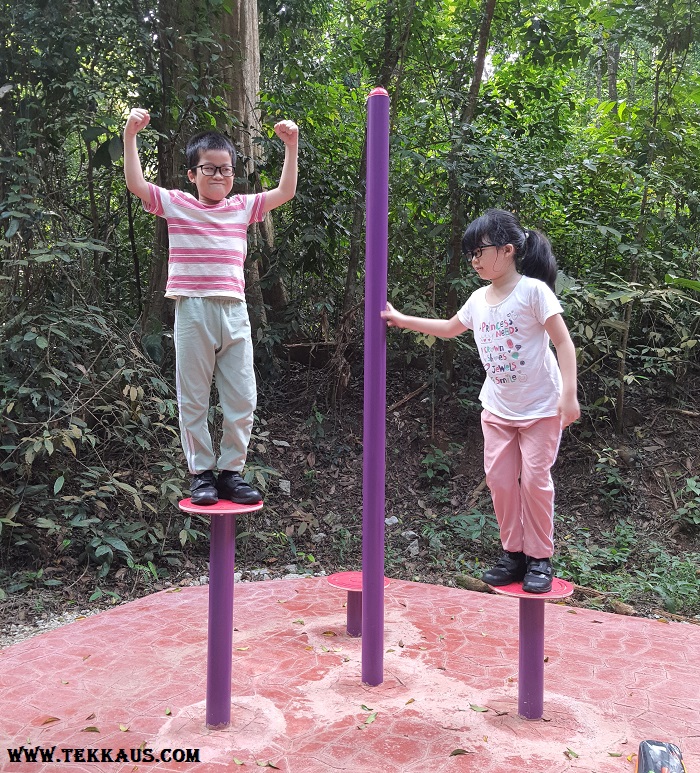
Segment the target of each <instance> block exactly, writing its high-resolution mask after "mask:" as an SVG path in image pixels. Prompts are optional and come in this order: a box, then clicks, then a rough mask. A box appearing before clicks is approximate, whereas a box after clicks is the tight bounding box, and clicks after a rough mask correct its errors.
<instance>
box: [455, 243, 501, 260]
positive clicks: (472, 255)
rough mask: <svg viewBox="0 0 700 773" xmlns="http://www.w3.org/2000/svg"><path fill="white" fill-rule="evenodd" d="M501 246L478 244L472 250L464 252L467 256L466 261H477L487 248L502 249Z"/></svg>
mask: <svg viewBox="0 0 700 773" xmlns="http://www.w3.org/2000/svg"><path fill="white" fill-rule="evenodd" d="M502 246H503V245H502V244H478V245H477V246H476V247H474V249H473V250H466V252H465V253H464V254H465V255H466V256H467V259H468V260H479V258H480V257H481V253H482V252H483V251H484V250H485V249H486V248H487V247H502Z"/></svg>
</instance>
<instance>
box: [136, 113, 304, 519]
mask: <svg viewBox="0 0 700 773" xmlns="http://www.w3.org/2000/svg"><path fill="white" fill-rule="evenodd" d="M149 121H150V116H149V114H148V111H146V110H143V109H141V108H134V109H133V110H132V111H131V113H130V115H129V118H128V120H127V122H126V126H125V128H124V176H125V177H126V185H127V187H128V189H129V190H130V191H131V192H132V193H133V194H134V195H135V196H138V197H139V198H140V199H141V201H142V202H143V207H144V209H145V210H146V211H147V212H150V213H152V214H154V215H158V216H159V217H163V218H165V219H166V221H167V223H168V238H169V242H170V255H169V260H168V283H167V286H166V289H165V296H166V298H174V299H175V330H174V333H175V336H174V337H175V367H176V384H177V400H178V408H179V413H180V437H181V441H182V448H183V451H184V452H185V456H186V458H187V466H188V469H189V472H190V474H191V476H192V480H191V484H190V491H191V497H192V502H193V504H197V505H213V504H216V502H218V500H219V498H221V499H228V500H231V501H233V502H238V503H239V504H253V503H255V502H259V501H260V500H261V499H262V495H261V494H260V492H259V491H258V490H257V489H255V488H253V487H252V486H250V485H248V484H247V483H246V482H245V481H244V480H243V477H242V475H241V472H242V470H243V465H244V464H245V460H246V455H247V450H248V442H249V440H250V434H251V431H252V428H253V412H254V410H255V406H256V399H257V395H256V384H255V372H254V370H253V344H252V340H251V335H250V321H249V319H248V310H247V307H246V301H245V292H244V289H245V282H244V276H243V264H244V262H245V256H246V250H247V240H246V233H247V228H248V225H249V224H250V223H255V222H260V221H261V220H262V219H263V218H264V217H265V214H266V213H267V212H269V211H270V210H271V209H275V207H279V206H280V205H281V204H284V203H285V202H287V201H289V200H290V199H292V198H293V197H294V194H295V192H296V185H297V155H298V138H299V130H298V128H297V126H296V124H295V123H294V122H293V121H280V122H279V123H278V124H276V125H275V133H276V134H277V136H278V137H279V138H280V139H281V140H282V142H284V145H285V155H284V165H283V167H282V174H281V176H280V181H279V185H278V186H277V188H274V189H273V190H270V191H265V192H263V193H257V194H253V195H245V196H244V195H235V196H232V197H230V198H227V197H228V195H229V193H231V189H232V188H233V176H234V173H235V166H236V150H235V148H234V147H233V145H232V144H231V142H230V141H229V140H228V139H227V138H226V137H224V136H223V135H221V134H218V133H217V132H204V133H202V134H197V135H195V136H194V137H192V138H191V139H190V140H189V142H188V143H187V148H186V151H185V152H186V161H187V178H188V179H189V181H190V182H191V183H193V184H194V185H195V186H196V188H197V198H195V197H194V196H192V195H191V194H189V193H184V192H182V191H177V190H173V191H168V190H166V189H164V188H159V187H157V186H155V185H153V184H151V183H149V182H146V180H145V179H144V176H143V171H142V169H141V161H140V159H139V155H138V150H137V147H136V135H137V134H138V133H139V132H140V131H141V130H142V129H144V128H145V127H146V126H148V123H149ZM214 376H215V377H216V385H217V389H218V391H219V396H220V399H221V407H222V410H223V434H222V438H221V452H220V454H219V458H218V460H217V459H216V457H215V455H214V450H213V446H212V441H211V436H210V434H209V428H208V425H207V414H208V412H209V394H210V390H211V383H212V378H213V377H214ZM215 467H218V469H219V471H220V472H219V475H218V479H217V476H216V474H215V472H214V469H215Z"/></svg>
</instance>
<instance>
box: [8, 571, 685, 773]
mask: <svg viewBox="0 0 700 773" xmlns="http://www.w3.org/2000/svg"><path fill="white" fill-rule="evenodd" d="M235 594H236V601H235V613H234V618H235V627H236V630H235V633H234V645H233V647H234V650H233V661H234V662H233V698H232V723H231V727H230V728H228V729H226V730H223V731H214V730H209V729H207V728H206V726H205V713H204V709H205V706H204V697H205V694H206V638H207V605H208V589H207V588H206V587H196V588H183V589H181V590H178V591H165V592H162V593H157V594H154V595H153V596H149V597H147V598H144V599H140V600H138V601H134V602H131V603H128V604H124V605H123V606H120V607H117V608H115V609H112V610H109V611H107V612H102V613H100V614H98V615H95V616H93V617H90V618H87V619H85V620H80V621H77V622H75V623H72V624H70V625H67V626H65V627H63V628H60V629H57V630H54V631H50V632H48V633H44V634H41V635H39V636H36V637H34V638H33V639H29V640H27V641H24V642H21V643H20V644H16V645H13V646H11V647H7V648H5V649H4V650H0V770H3V771H5V770H7V771H37V772H38V771H45V772H48V771H55V770H56V763H55V761H56V760H58V759H61V760H62V762H61V765H60V766H59V768H58V769H59V770H68V771H71V773H72V772H73V771H88V772H89V773H98V771H105V772H106V773H107V772H109V773H111V772H113V771H120V770H123V771H137V770H138V771H159V772H160V771H165V772H168V773H172V772H174V771H197V773H219V772H220V771H223V770H224V769H225V768H226V767H229V768H230V769H231V770H239V769H240V770H243V771H245V770H255V769H257V768H258V767H271V766H275V767H276V768H278V769H279V770H282V771H289V772H290V773H328V772H329V771H353V772H355V773H398V771H401V772H402V773H403V772H404V771H406V772H415V773H428V772H430V773H441V772H442V771H458V772H461V771H479V773H513V772H514V771H529V772H532V773H559V771H590V772H591V773H593V771H595V773H601V772H602V771H606V772H607V771H630V772H631V771H632V770H633V769H634V759H635V758H634V756H633V755H635V754H636V752H637V749H638V745H639V742H640V741H642V740H645V739H655V740H662V741H671V742H673V743H675V744H677V745H678V746H679V747H680V748H681V750H682V751H683V755H684V759H685V763H686V767H687V769H688V771H693V770H700V721H699V720H698V717H699V716H700V629H699V628H698V627H696V626H692V625H683V624H680V623H663V622H659V621H654V620H648V619H641V618H630V617H621V616H616V615H610V614H605V613H602V612H593V611H589V610H581V609H573V608H570V607H566V606H565V605H562V604H554V603H547V606H546V614H545V623H546V639H545V658H546V664H545V692H544V718H543V719H542V720H540V721H527V720H524V719H522V718H520V717H519V716H518V715H517V703H518V673H517V669H518V601H517V600H516V599H512V598H507V597H501V596H494V595H485V594H478V593H471V592H469V591H464V590H460V589H455V588H446V587H442V586H434V585H423V584H418V583H409V582H402V581H398V580H397V581H392V583H391V585H390V586H389V587H388V588H387V589H386V591H385V600H386V604H385V608H386V615H385V647H384V650H385V654H384V675H385V678H384V682H383V684H381V685H379V686H376V687H369V686H367V685H363V684H362V682H361V663H360V655H361V641H360V640H359V639H353V638H350V637H348V636H347V634H346V632H345V621H346V610H345V606H344V604H345V601H346V595H347V594H346V593H345V592H343V591H341V590H338V589H335V588H332V587H331V586H330V585H329V584H328V582H327V581H326V580H325V579H322V578H314V579H308V580H280V581H272V582H258V583H242V584H237V585H236V588H235ZM8 750H13V751H12V756H18V757H19V761H12V759H11V755H10V753H9V752H8ZM14 750H19V751H17V752H16V753H15V751H14ZM34 750H38V751H37V752H36V754H37V758H38V759H37V761H36V762H32V761H28V759H27V754H29V755H30V756H31V755H32V754H34ZM52 750H53V751H52ZM66 750H68V751H66ZM188 750H189V751H188ZM42 752H43V754H44V755H45V756H46V755H48V754H51V753H52V754H53V759H54V762H49V761H48V760H46V761H44V762H42ZM455 752H457V753H456V754H455ZM188 755H189V756H188ZM151 758H152V759H151ZM268 763H269V764H270V765H268Z"/></svg>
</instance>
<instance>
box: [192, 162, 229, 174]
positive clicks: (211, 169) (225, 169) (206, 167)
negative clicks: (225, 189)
mask: <svg viewBox="0 0 700 773" xmlns="http://www.w3.org/2000/svg"><path fill="white" fill-rule="evenodd" d="M192 169H193V170H194V169H201V170H202V174H203V175H204V176H205V177H213V176H214V175H215V174H216V173H217V172H221V176H222V177H233V167H232V166H231V165H230V164H224V166H214V164H199V165H198V166H193V167H192Z"/></svg>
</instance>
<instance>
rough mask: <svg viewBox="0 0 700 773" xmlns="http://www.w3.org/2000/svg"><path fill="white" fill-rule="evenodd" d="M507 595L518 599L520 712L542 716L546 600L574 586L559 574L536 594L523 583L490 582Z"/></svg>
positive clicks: (565, 593)
mask: <svg viewBox="0 0 700 773" xmlns="http://www.w3.org/2000/svg"><path fill="white" fill-rule="evenodd" d="M491 588H492V590H494V591H496V593H500V594H502V595H504V596H513V597H515V598H517V599H518V601H519V606H518V628H519V632H518V714H519V715H520V716H521V717H523V718H524V719H542V709H543V706H544V604H545V601H553V600H555V599H565V598H566V597H567V596H570V595H571V594H572V593H573V592H574V586H573V585H572V584H571V583H570V582H567V581H566V580H561V579H560V578H559V577H554V578H553V579H552V590H550V591H548V592H547V593H539V594H537V595H535V594H532V593H527V592H526V591H524V590H523V586H522V583H519V582H513V583H511V584H510V585H501V586H491Z"/></svg>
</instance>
